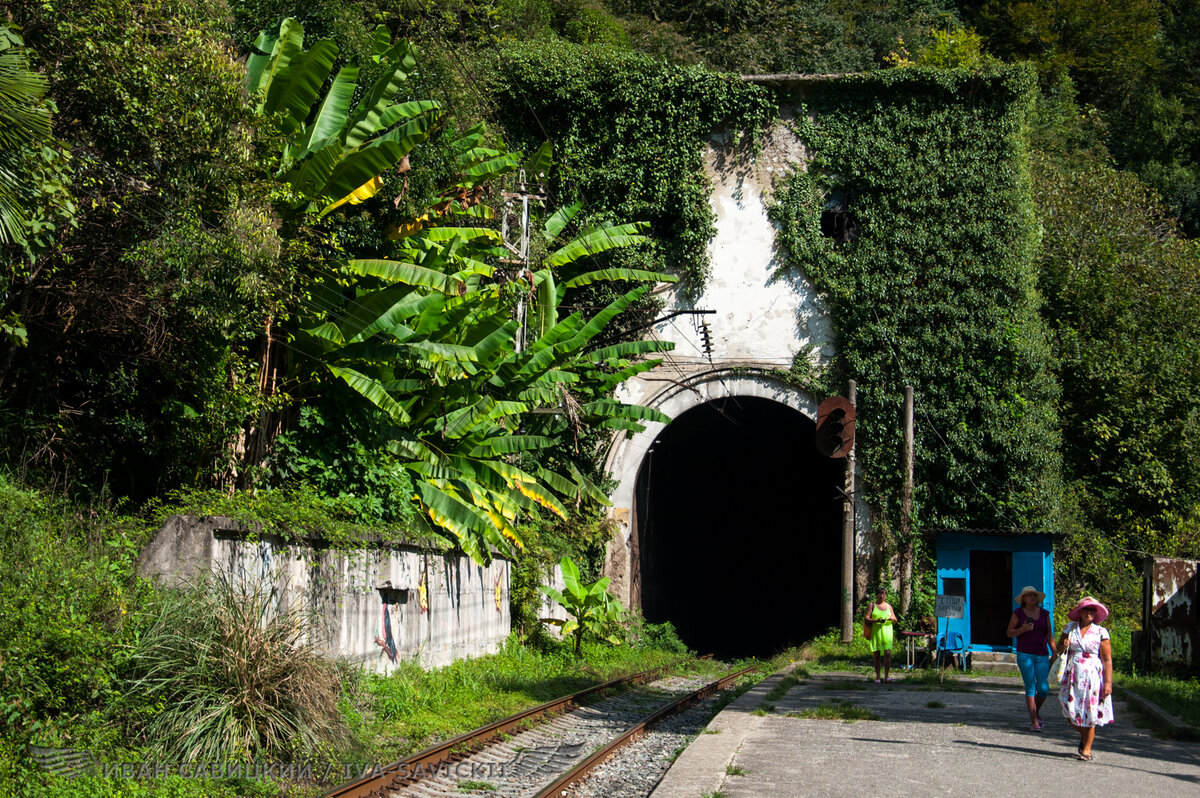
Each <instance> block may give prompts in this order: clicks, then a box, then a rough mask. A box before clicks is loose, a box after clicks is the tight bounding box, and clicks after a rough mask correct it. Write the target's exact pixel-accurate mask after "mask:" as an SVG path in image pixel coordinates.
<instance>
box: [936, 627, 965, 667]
mask: <svg viewBox="0 0 1200 798" xmlns="http://www.w3.org/2000/svg"><path fill="white" fill-rule="evenodd" d="M966 650H967V647H966V644H964V643H963V636H962V634H960V633H959V632H946V633H945V634H944V635H942V636H941V637H939V638H938V661H939V662H943V663H944V662H945V657H946V655H947V654H949V655H950V657H951V658H953V660H954V667H956V668H958V669H959V670H960V671H961V670H964V668H963V658H964V656H965V655H966Z"/></svg>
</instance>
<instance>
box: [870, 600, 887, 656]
mask: <svg viewBox="0 0 1200 798" xmlns="http://www.w3.org/2000/svg"><path fill="white" fill-rule="evenodd" d="M867 644H868V645H869V646H870V647H871V650H872V651H891V650H892V614H891V613H890V612H888V611H887V610H885V609H881V608H880V607H876V608H875V609H873V610H871V637H870V639H869V640H867Z"/></svg>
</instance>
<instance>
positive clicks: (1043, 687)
mask: <svg viewBox="0 0 1200 798" xmlns="http://www.w3.org/2000/svg"><path fill="white" fill-rule="evenodd" d="M1045 598H1046V594H1045V593H1043V592H1042V591H1040V590H1038V589H1037V588H1036V587H1023V588H1021V592H1020V593H1018V594H1017V596H1016V602H1017V604H1019V605H1020V606H1019V607H1017V610H1016V612H1014V613H1013V615H1012V618H1011V619H1009V621H1008V636H1009V637H1014V638H1016V645H1017V667H1018V668H1020V669H1021V679H1023V680H1024V682H1025V708H1026V709H1028V710H1029V728H1030V729H1031V730H1032V731H1041V730H1042V704H1044V703H1045V702H1046V696H1048V695H1049V694H1050V687H1049V685H1047V684H1046V676H1047V675H1049V673H1050V655H1051V654H1052V653H1053V652H1054V635H1053V634H1052V633H1051V631H1050V613H1048V612H1046V610H1044V609H1042V606H1041V604H1042V601H1044V600H1045Z"/></svg>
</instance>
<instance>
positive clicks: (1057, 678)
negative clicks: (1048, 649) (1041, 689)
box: [1046, 630, 1074, 684]
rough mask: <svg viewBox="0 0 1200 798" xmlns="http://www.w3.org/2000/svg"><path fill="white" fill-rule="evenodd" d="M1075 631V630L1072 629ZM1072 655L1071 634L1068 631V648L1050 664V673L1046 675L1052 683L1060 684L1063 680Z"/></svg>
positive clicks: (1047, 679)
mask: <svg viewBox="0 0 1200 798" xmlns="http://www.w3.org/2000/svg"><path fill="white" fill-rule="evenodd" d="M1072 631H1074V630H1072ZM1070 656H1071V634H1070V632H1068V633H1067V649H1066V651H1064V652H1063V653H1061V654H1059V655H1058V656H1057V657H1056V658H1055V660H1054V662H1053V663H1052V664H1051V665H1050V675H1049V676H1047V677H1046V681H1048V682H1049V683H1050V684H1059V683H1061V682H1062V679H1063V674H1064V673H1066V672H1067V660H1068V659H1069V658H1070Z"/></svg>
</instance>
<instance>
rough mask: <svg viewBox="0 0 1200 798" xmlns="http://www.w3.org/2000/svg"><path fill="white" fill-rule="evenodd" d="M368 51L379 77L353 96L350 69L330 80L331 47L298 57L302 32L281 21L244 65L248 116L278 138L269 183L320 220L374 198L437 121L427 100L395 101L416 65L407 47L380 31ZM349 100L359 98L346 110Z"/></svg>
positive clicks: (334, 52) (354, 71)
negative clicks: (270, 126) (271, 126)
mask: <svg viewBox="0 0 1200 798" xmlns="http://www.w3.org/2000/svg"><path fill="white" fill-rule="evenodd" d="M373 52H374V55H373V56H372V58H373V60H374V61H375V63H378V64H382V65H383V71H382V74H381V75H380V76H379V78H378V79H377V80H376V81H375V83H374V84H373V85H372V86H371V87H370V88H369V89H365V90H360V88H359V86H358V77H359V67H358V65H357V64H354V63H350V64H346V65H344V66H342V67H341V68H340V69H339V70H338V72H337V75H335V76H334V77H333V79H332V81H330V75H331V74H332V72H333V66H334V63H335V62H336V61H337V56H338V48H337V45H336V44H334V43H333V42H332V41H330V40H329V39H322V40H321V41H318V42H317V43H316V44H314V45H313V46H312V48H310V49H308V50H305V49H304V26H303V25H301V24H300V22H298V21H297V20H295V19H292V18H288V19H285V20H284V21H283V22H282V23H281V24H280V26H279V30H278V32H275V33H271V32H268V31H265V30H264V31H262V32H261V33H260V34H259V36H258V38H257V39H256V40H255V42H254V52H253V53H252V54H251V56H250V57H249V59H247V61H246V87H247V89H248V91H249V93H250V95H251V97H254V98H255V102H256V106H255V110H256V112H257V113H258V114H259V115H260V116H264V117H273V118H276V119H277V120H278V124H279V131H280V133H282V134H283V137H284V145H283V151H282V153H281V158H280V166H279V170H278V173H277V175H276V177H277V178H279V179H280V180H282V181H283V182H284V183H286V184H287V185H289V186H290V187H291V189H292V190H293V192H294V193H295V195H296V197H297V204H298V205H299V206H303V207H304V208H305V209H306V210H309V211H318V212H319V214H320V215H322V216H323V215H325V214H327V213H329V212H331V211H333V210H334V209H336V208H338V207H341V206H342V205H344V204H346V203H352V204H353V203H359V202H363V201H365V200H367V199H370V198H371V197H373V196H374V195H375V194H376V193H378V192H379V190H380V189H381V188H382V187H383V175H384V173H385V172H387V171H389V170H391V169H394V168H397V167H399V166H400V165H401V164H402V163H403V161H404V159H405V158H406V157H407V156H408V153H409V152H410V151H411V150H412V149H413V147H415V146H416V145H417V144H419V143H421V142H422V141H424V140H425V139H426V138H428V137H429V135H430V133H432V132H433V130H434V128H435V126H436V125H437V123H438V122H439V121H440V120H441V118H442V113H441V111H440V109H439V106H438V104H437V103H436V102H433V101H432V100H411V101H407V102H397V101H396V99H397V95H398V94H399V92H400V90H401V88H403V86H404V83H405V81H406V80H407V79H408V76H409V74H410V73H411V72H412V70H413V68H414V67H415V66H416V63H417V62H416V57H415V55H414V53H413V50H412V47H411V46H410V45H409V43H408V42H407V41H404V40H400V41H398V42H396V43H392V40H391V34H390V33H389V32H388V30H387V28H386V27H385V26H383V25H380V26H379V27H377V28H376V29H375V39H374V50H373ZM326 84H328V88H327V89H325V88H324V87H325V86H326ZM323 89H324V94H323V95H322V90H323ZM356 95H361V99H360V100H359V101H358V102H357V103H354V97H355V96H356Z"/></svg>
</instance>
